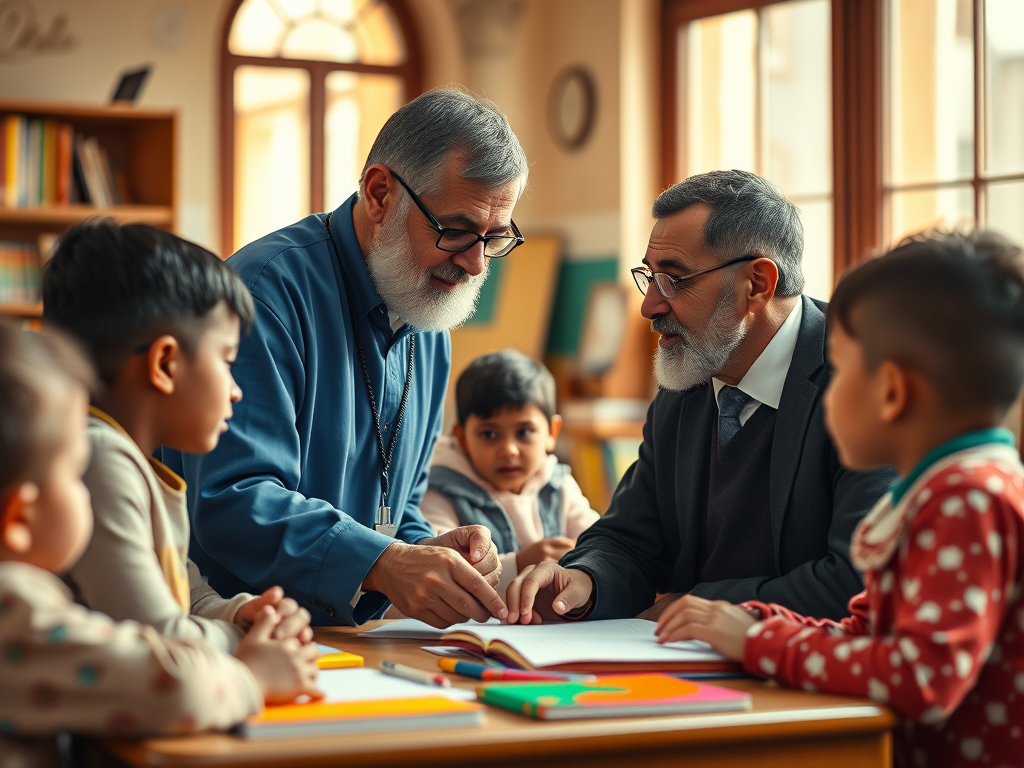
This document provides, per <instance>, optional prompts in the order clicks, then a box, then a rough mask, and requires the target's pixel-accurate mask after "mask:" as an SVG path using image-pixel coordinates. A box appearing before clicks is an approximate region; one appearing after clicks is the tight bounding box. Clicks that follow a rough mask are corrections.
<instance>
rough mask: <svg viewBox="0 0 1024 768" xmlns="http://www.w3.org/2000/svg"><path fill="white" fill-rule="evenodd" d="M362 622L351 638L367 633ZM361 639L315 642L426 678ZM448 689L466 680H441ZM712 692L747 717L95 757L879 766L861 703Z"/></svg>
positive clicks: (126, 750)
mask: <svg viewBox="0 0 1024 768" xmlns="http://www.w3.org/2000/svg"><path fill="white" fill-rule="evenodd" d="M377 624H379V622H371V623H370V624H368V625H367V626H365V627H363V628H361V629H367V628H370V627H372V626H376V625H377ZM361 629H354V628H353V629H350V628H342V629H334V628H332V629H320V630H318V631H317V640H318V641H319V642H322V643H325V644H327V645H332V646H335V647H338V648H341V649H343V650H346V651H351V652H353V653H358V654H360V655H362V656H364V657H365V658H366V665H367V666H373V667H376V666H377V664H378V663H379V662H380V661H381V660H383V659H389V660H392V661H400V662H404V663H406V664H411V665H413V666H418V667H420V668H422V669H436V664H437V657H436V656H434V655H432V654H429V653H427V652H426V651H423V650H422V649H421V646H423V645H425V644H426V643H424V642H423V641H409V640H372V641H371V640H363V639H360V638H359V637H358V633H359V632H360V631H361ZM452 681H453V683H455V684H456V685H459V686H464V687H472V685H473V681H470V680H464V679H462V678H457V677H452ZM717 682H718V684H720V685H723V686H727V687H729V688H735V689H737V690H743V691H749V692H750V693H752V694H753V709H752V710H751V711H749V712H722V713H718V714H705V715H683V716H676V717H638V718H616V719H608V720H591V721H586V720H579V721H564V722H546V723H544V722H537V721H533V720H529V719H527V718H525V717H521V716H518V715H515V714H512V713H511V712H505V711H503V710H499V709H493V708H488V710H487V715H486V721H485V723H484V725H483V726H480V727H477V728H457V729H441V730H436V731H432V732H430V731H409V732H399V731H396V732H391V733H383V734H375V735H365V736H362V735H360V736H351V735H350V736H343V737H322V738H315V739H312V738H308V739H288V740H274V741H261V742H252V741H245V740H242V739H239V738H236V737H234V736H230V735H226V734H211V735H204V736H193V737H184V738H160V739H147V740H144V741H113V740H111V741H106V742H104V743H103V746H104V747H105V748H106V749H107V750H109V751H110V752H111V753H113V754H114V755H115V756H116V757H117V758H119V759H120V760H122V761H124V762H125V763H128V764H129V765H132V766H188V767H189V768H192V767H195V766H218V767H221V766H272V765H274V766H277V765H282V766H386V765H403V766H418V765H423V766H467V767H469V766H472V768H511V767H512V766H530V768H545V767H546V766H551V768H555V767H557V768H566V767H567V766H577V765H578V766H588V768H603V767H604V766H609V767H610V766H631V765H643V766H645V767H647V766H649V767H650V768H660V767H662V766H670V765H679V766H683V765H685V766H686V767H687V768H703V767H705V766H707V767H711V766H715V767H716V768H724V767H725V766H730V767H731V766H758V768H799V767H800V766H814V768H820V766H823V765H827V766H828V768H845V767H846V766H889V765H891V757H890V755H891V751H892V750H891V731H892V729H893V728H894V727H895V726H896V725H897V722H898V721H897V718H896V717H895V716H894V715H893V714H892V712H891V711H890V710H888V709H887V708H885V707H882V706H879V705H877V704H874V703H873V702H870V701H865V700H863V699H853V698H849V697H843V696H824V695H820V694H809V693H804V692H801V691H790V690H783V689H779V688H775V687H773V686H770V685H769V684H766V683H763V682H760V681H755V680H722V681H717Z"/></svg>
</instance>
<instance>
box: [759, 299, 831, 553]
mask: <svg viewBox="0 0 1024 768" xmlns="http://www.w3.org/2000/svg"><path fill="white" fill-rule="evenodd" d="M801 301H803V303H804V306H803V317H802V318H801V321H800V332H799V335H798V336H797V342H796V349H795V350H794V351H793V361H792V362H791V363H790V366H789V373H787V374H786V383H785V385H784V386H783V388H782V399H781V400H780V401H779V413H778V416H777V417H776V419H775V435H774V438H773V440H772V465H771V477H770V479H769V495H768V508H769V512H770V514H771V520H772V540H773V544H774V547H773V549H774V554H775V570H776V572H778V573H781V571H780V570H779V543H780V540H781V536H782V522H783V520H784V518H785V516H786V506H787V504H789V497H790V494H791V493H792V490H793V483H794V481H795V480H796V472H797V468H798V467H799V465H800V456H801V454H802V447H803V442H804V435H805V434H806V433H807V426H808V424H809V423H810V419H811V413H812V412H813V411H814V405H815V403H816V402H817V399H818V396H819V391H818V390H819V387H818V385H817V384H816V383H814V381H812V377H813V376H814V375H815V374H816V373H817V372H818V371H819V370H820V369H821V367H822V366H823V365H824V364H825V356H824V344H825V315H824V313H823V312H822V311H821V310H820V309H818V307H817V306H816V305H815V303H814V302H813V301H811V300H810V299H809V298H807V297H806V296H802V297H801Z"/></svg>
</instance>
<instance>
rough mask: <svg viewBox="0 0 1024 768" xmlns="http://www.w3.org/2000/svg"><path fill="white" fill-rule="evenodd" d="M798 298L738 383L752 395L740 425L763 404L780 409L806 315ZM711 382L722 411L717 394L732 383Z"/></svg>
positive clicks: (737, 386)
mask: <svg viewBox="0 0 1024 768" xmlns="http://www.w3.org/2000/svg"><path fill="white" fill-rule="evenodd" d="M797 298H798V301H797V302H796V306H794V307H793V309H792V311H791V312H790V313H789V317H787V318H786V319H785V320H784V321H783V323H782V325H781V326H779V330H778V331H776V332H775V336H773V337H772V340H771V341H770V342H768V346H767V347H765V348H764V350H763V351H762V352H761V354H760V355H758V356H757V359H756V360H755V361H754V363H753V364H752V365H751V366H750V368H749V369H748V370H747V373H746V375H744V377H743V378H742V379H740V383H739V384H737V385H736V388H737V389H739V390H740V391H741V392H743V393H744V394H746V395H747V396H749V397H750V402H748V403H747V404H746V405H745V406H743V410H742V411H740V426H743V425H744V424H746V423H747V419H749V418H750V417H751V416H753V415H754V411H756V410H757V409H758V407H760V405H761V404H762V403H764V404H765V405H767V406H769V407H771V408H774V409H775V410H778V409H779V402H780V401H781V400H782V388H783V387H784V386H785V384H786V374H788V373H789V364H790V363H792V362H793V353H794V352H795V351H796V340H797V336H799V335H800V320H801V318H803V315H804V302H803V299H802V298H801V297H797ZM711 385H712V386H713V387H714V388H715V404H716V405H718V408H719V410H721V405H719V404H718V393H719V392H721V391H722V387H726V386H729V385H728V384H726V383H725V382H724V381H722V380H721V379H718V378H714V379H712V380H711Z"/></svg>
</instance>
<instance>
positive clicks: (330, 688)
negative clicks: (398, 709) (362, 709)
mask: <svg viewBox="0 0 1024 768" xmlns="http://www.w3.org/2000/svg"><path fill="white" fill-rule="evenodd" d="M316 684H317V687H318V688H319V689H320V690H321V691H323V692H324V694H325V696H326V699H325V700H326V701H330V702H341V701H377V700H380V699H418V698H421V697H423V696H446V697H448V698H450V699H455V700H457V701H472V700H473V699H475V698H476V694H475V693H473V691H467V690H464V689H462V688H441V687H439V686H433V685H420V684H419V683H414V682H411V681H410V680H403V679H402V678H400V677H391V676H390V675H385V674H384V673H383V672H379V671H377V670H376V669H368V668H366V667H355V668H353V669H325V670H323V671H321V672H320V675H319V676H318V677H317V679H316Z"/></svg>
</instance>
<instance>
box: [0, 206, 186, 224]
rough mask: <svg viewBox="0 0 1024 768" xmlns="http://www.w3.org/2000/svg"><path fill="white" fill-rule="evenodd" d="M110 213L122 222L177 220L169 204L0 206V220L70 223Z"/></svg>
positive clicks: (28, 222)
mask: <svg viewBox="0 0 1024 768" xmlns="http://www.w3.org/2000/svg"><path fill="white" fill-rule="evenodd" d="M93 216H99V217H110V218H112V219H115V220H116V221H118V222H120V223H121V224H152V225H153V226H156V227H169V226H171V225H173V224H174V209H173V208H171V206H169V205H118V206H111V207H109V208H96V207H95V206H92V205H57V206H42V207H36V208H0V224H19V225H28V224H32V225H46V224H52V225H53V226H56V227H61V228H65V227H69V226H72V225H74V224H78V223H79V222H81V221H85V220H86V219H88V218H90V217H93Z"/></svg>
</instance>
